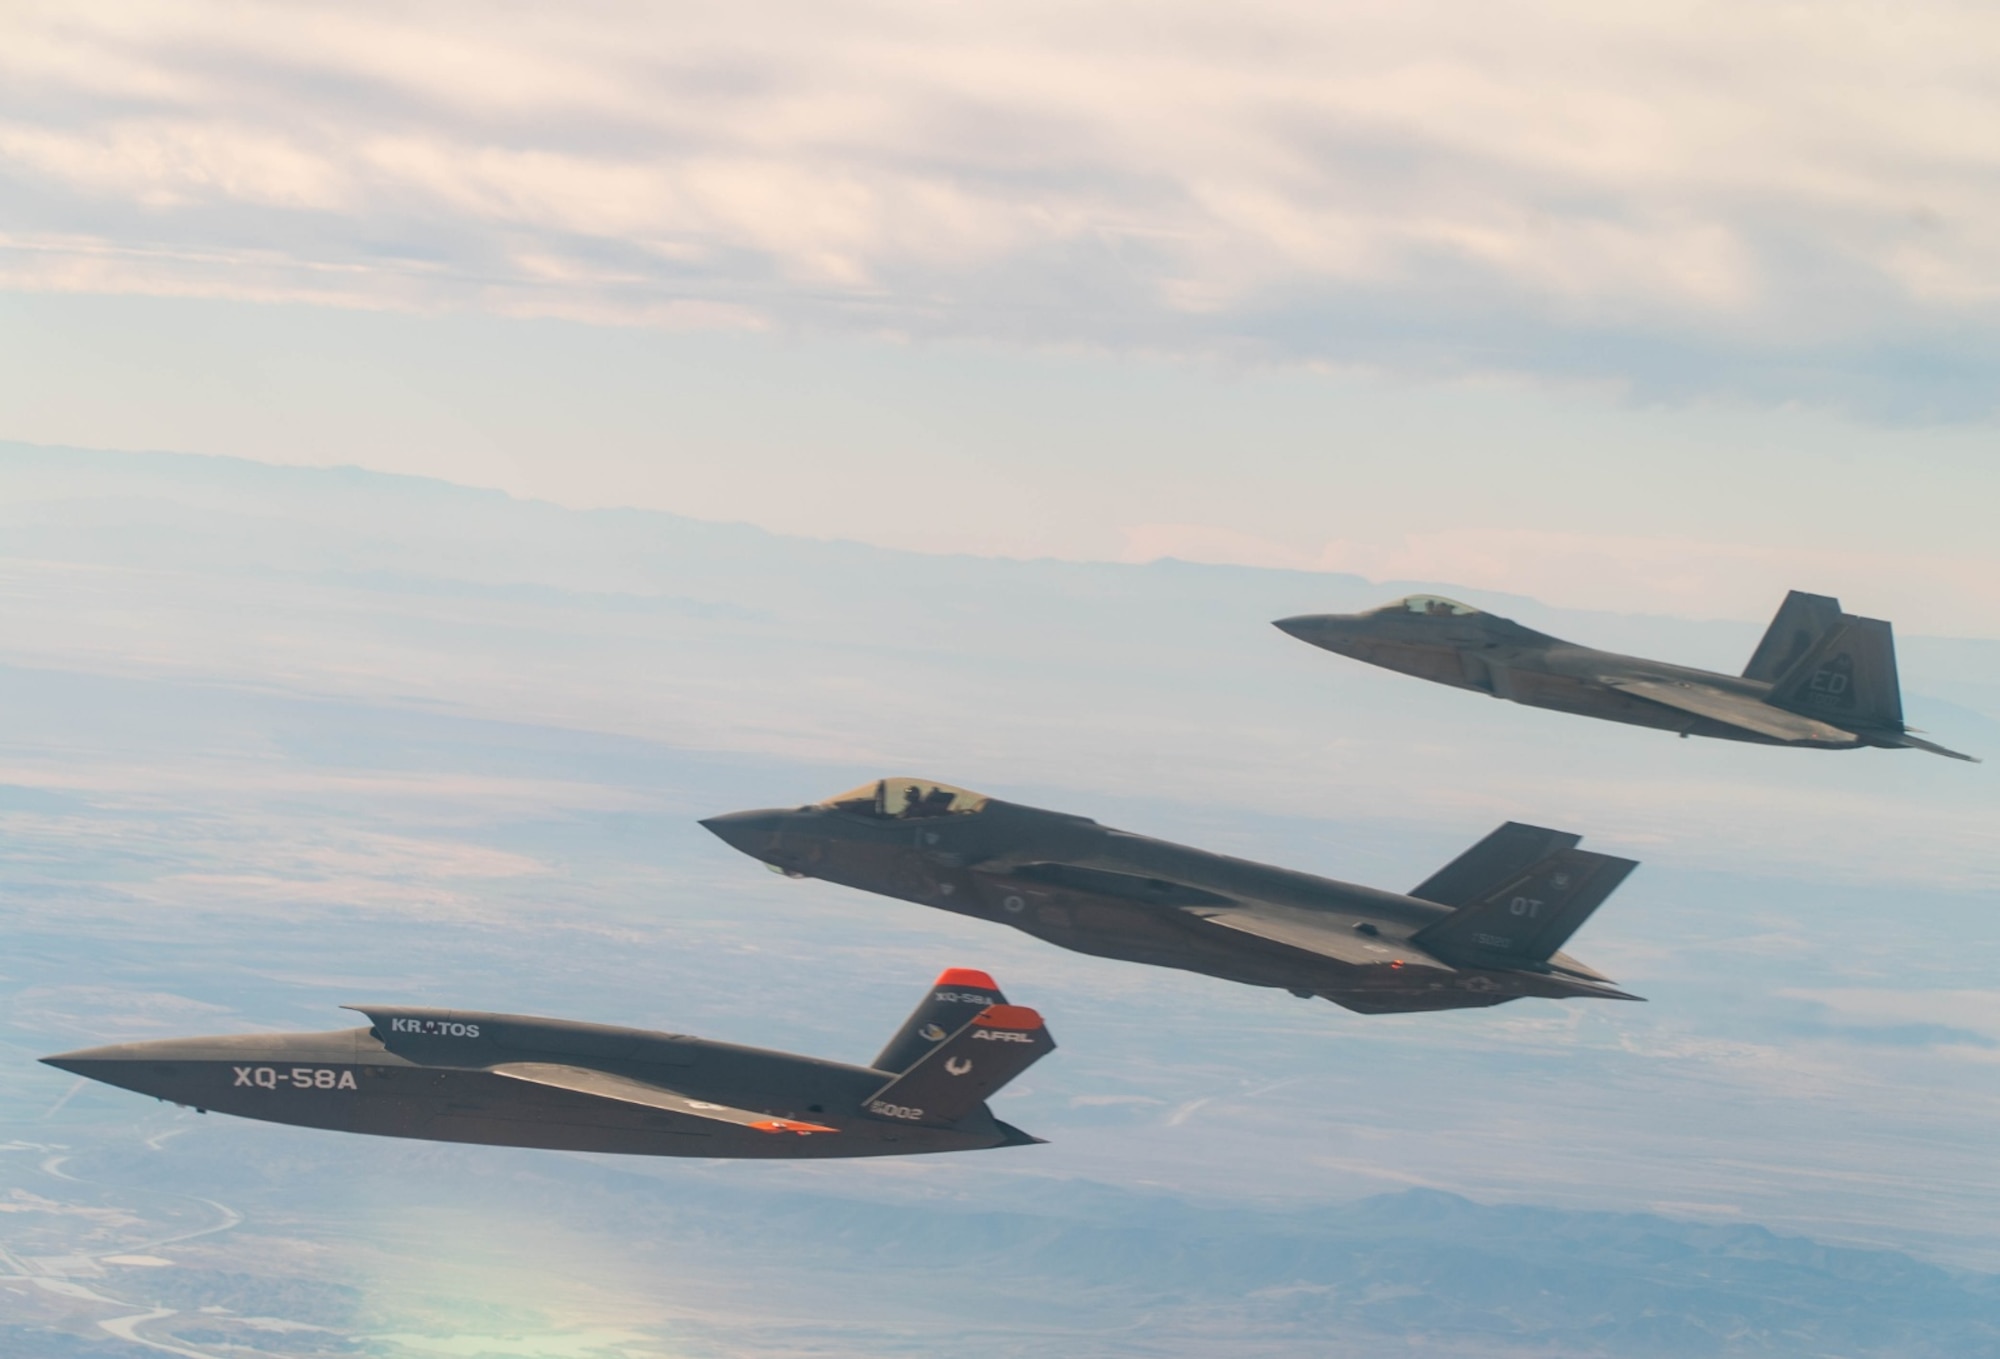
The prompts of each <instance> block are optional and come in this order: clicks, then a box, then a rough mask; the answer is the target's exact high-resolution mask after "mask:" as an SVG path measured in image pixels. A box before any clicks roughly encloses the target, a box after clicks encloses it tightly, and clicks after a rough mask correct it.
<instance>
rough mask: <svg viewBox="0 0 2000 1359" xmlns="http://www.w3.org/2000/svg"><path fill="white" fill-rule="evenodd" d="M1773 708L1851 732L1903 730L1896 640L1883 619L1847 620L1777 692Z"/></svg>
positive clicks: (1773, 688)
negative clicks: (1897, 677)
mask: <svg viewBox="0 0 2000 1359" xmlns="http://www.w3.org/2000/svg"><path fill="white" fill-rule="evenodd" d="M1770 702H1771V704H1772V706H1773V707H1778V708H1784V709H1785V710H1787V711H1788V712H1795V713H1803V714H1804V715H1806V716H1807V717H1817V718H1818V719H1820V720H1821V721H1822V722H1830V723H1832V724H1833V725H1834V726H1836V727H1845V728H1846V729H1847V730H1849V731H1856V730H1862V729H1873V730H1876V731H1885V730H1886V731H1892V732H1900V731H1901V730H1902V729H1903V694H1902V690H1901V688H1900V687H1899V685H1898V684H1897V680H1896V640H1895V637H1894V636H1893V634H1892V633H1891V632H1890V629H1889V625H1888V623H1886V622H1884V621H1883V620H1882V619H1880V618H1857V617H1856V616H1855V615H1853V614H1851V613H1849V614H1842V615H1841V616H1840V621H1839V622H1838V623H1836V624H1835V625H1834V626H1833V627H1832V628H1829V629H1828V630H1827V631H1826V632H1825V633H1823V634H1822V635H1821V636H1820V638H1819V640H1818V641H1817V642H1816V643H1814V644H1813V646H1812V648H1811V649H1810V650H1808V651H1807V652H1806V654H1805V655H1803V656H1801V657H1800V658H1799V659H1798V660H1797V661H1796V662H1795V663H1794V664H1793V665H1792V667H1791V668H1790V669H1789V670H1787V671H1785V672H1784V674H1782V675H1781V676H1779V677H1778V679H1777V681H1776V682H1775V683H1774V684H1772V686H1771V698H1770Z"/></svg>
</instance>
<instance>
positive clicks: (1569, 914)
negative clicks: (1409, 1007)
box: [1411, 849, 1639, 965]
mask: <svg viewBox="0 0 2000 1359" xmlns="http://www.w3.org/2000/svg"><path fill="white" fill-rule="evenodd" d="M1638 866H1639V865H1638V864H1637V863H1636V862H1635V861H1633V860H1631V859H1615V858H1613V857H1612V856H1610V855H1609V854H1593V853H1591V852H1590V851H1589V850H1586V849H1560V850H1557V851H1556V852H1555V853H1554V854H1551V855H1549V856H1548V857H1547V858H1545V859H1543V860H1541V861H1540V862H1538V863H1535V864H1532V865H1530V866H1529V867H1528V868H1527V870H1526V871H1525V872H1522V873H1520V874H1518V875H1517V876H1516V877H1514V878H1513V880H1512V881H1510V882H1507V883H1505V884H1502V885H1501V886H1500V887H1499V889H1498V890H1496V891H1493V892H1490V893H1488V894H1487V895H1485V896H1484V897H1482V898H1480V899H1479V900H1477V901H1474V902H1471V903H1469V904H1467V905H1464V906H1461V907H1459V908H1458V909H1457V910H1456V911H1453V912H1452V913H1451V914H1450V915H1448V916H1446V917H1445V918H1444V919H1443V920H1440V921H1438V922H1437V923H1436V924H1433V925H1427V926H1425V927H1424V928H1423V929H1421V930H1418V931H1417V932H1416V934H1414V935H1412V936H1411V940H1412V942H1414V943H1417V944H1419V945H1421V946H1422V947H1423V948H1425V949H1426V950H1428V951H1429V952H1431V953H1434V954H1436V955H1437V956H1438V957H1440V958H1442V959H1444V960H1445V961H1446V962H1451V961H1453V960H1454V959H1475V960H1481V961H1488V962H1500V963H1513V964H1516V965H1519V964H1521V963H1545V962H1547V961H1548V960H1549V958H1550V957H1552V956H1553V955H1554V953H1555V951H1556V950H1557V949H1559V948H1561V947H1562V946H1563V944H1564V942H1565V941H1567V940H1568V938H1569V937H1570V936H1571V935H1572V934H1575V933H1576V931H1577V927H1578V926H1580V925H1582V924H1583V922H1584V921H1585V920H1587V919H1589V918H1590V913H1591V912H1592V911H1594V910H1596V909H1597V908H1598V907H1599V906H1601V905H1603V904H1604V899H1605V898H1606V897H1608V896H1610V895H1611V894H1612V893H1613V892H1614V891H1616V890H1617V889H1618V884H1619V883H1621V882H1623V881H1625V875H1626V874H1628V873H1630V872H1631V871H1632V870H1633V869H1635V868H1637V867H1638Z"/></svg>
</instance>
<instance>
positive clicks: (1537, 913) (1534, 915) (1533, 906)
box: [1507, 897, 1542, 920]
mask: <svg viewBox="0 0 2000 1359" xmlns="http://www.w3.org/2000/svg"><path fill="white" fill-rule="evenodd" d="M1507 914H1508V915H1524V916H1526V917H1527V918H1528V919H1530V920H1539V919H1540V918H1541V914H1542V903H1541V902H1540V901H1539V900H1538V899H1537V898H1535V897H1515V898H1514V899H1513V900H1512V901H1510V902H1508V903H1507Z"/></svg>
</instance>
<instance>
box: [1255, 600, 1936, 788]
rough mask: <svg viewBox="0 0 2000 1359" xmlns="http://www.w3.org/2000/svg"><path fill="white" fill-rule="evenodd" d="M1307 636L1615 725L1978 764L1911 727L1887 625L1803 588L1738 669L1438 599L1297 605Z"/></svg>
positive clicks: (1295, 624) (1409, 671)
mask: <svg viewBox="0 0 2000 1359" xmlns="http://www.w3.org/2000/svg"><path fill="white" fill-rule="evenodd" d="M1275 626H1276V627H1278V628H1281V629H1283V630H1284V631H1285V632H1288V633H1290V634H1291V635H1292V636H1294V637H1296V638H1298V639H1299V640H1300V641H1302V642H1311V643H1312V644H1313V645H1314V646H1316V647H1324V648H1325V649H1326V650H1328V651H1337V652H1339V653H1340V654H1341V655H1343V656H1352V657H1354V659H1356V660H1358V661H1366V662H1368V663H1369V664H1370V665H1379V666H1382V667H1383V668H1384V669H1387V670H1399V671H1401V672H1402V673H1404V674H1406V675H1415V676H1416V677H1417V678H1419V679H1427V680H1432V681H1435V682H1436V683H1438V684H1449V685H1451V686H1452V687H1453V688H1455V689H1473V690H1477V691H1478V692H1480V693H1483V694H1490V695H1492V696H1493V697H1494V698H1504V699H1508V700H1510V701H1512V702H1515V703H1525V704H1527V705H1529V706H1530V707H1535V708H1553V709H1554V710H1555V711H1557V712H1566V713H1581V714H1583V715H1584V716H1586V717H1602V718H1605V719H1608V720H1609V721H1612V722H1629V723H1631V724H1633V725H1635V726H1641V727H1662V728H1665V729H1666V730H1668V731H1677V732H1679V733H1680V734H1681V735H1682V736H1718V737H1722V738H1724V739H1726V740H1731V741H1755V742H1759V743H1762V744H1765V745H1778V746H1817V747H1819V748H1821V749H1829V750H1852V749H1855V748H1857V747H1860V746H1890V747H1894V746H1907V747H1910V748H1911V749H1914V750H1928V751H1930V752H1931V753H1932V754H1934V755H1948V756H1950V757H1951V758H1952V759H1954V760H1971V759H1972V758H1973V757H1972V756H1970V755H1961V754H1959V753H1958V752H1957V751H1955V750H1946V749H1945V748H1944V747H1943V746H1940V745H1934V744H1932V743H1931V742H1929V741H1926V740H1924V739H1923V738H1922V737H1920V736H1918V735H1916V734H1915V733H1914V732H1913V731H1911V730H1910V728H1908V727H1905V726H1904V725H1903V697H1902V692H1901V690H1900V689H1899V688H1898V685H1897V680H1896V643H1895V639H1894V637H1893V636H1892V635H1891V633H1890V629H1889V625H1888V623H1886V622H1884V621H1883V620H1882V619H1880V618H1860V617H1857V616H1856V615H1854V614H1851V613H1842V612H1841V611H1840V601H1839V600H1837V599H1834V598H1832V597H1830V596H1827V595H1809V594H1804V593H1802V592H1801V591H1798V590H1794V591H1792V592H1791V593H1790V594H1789V595H1787V596H1785V602H1784V604H1783V606H1781V607H1780V608H1779V610H1778V613H1777V616H1776V617H1775V618H1773V619H1772V620H1771V626H1770V627H1769V628H1768V629H1766V631H1765V633H1764V640H1763V641H1762V642H1760V643H1759V644H1758V646H1757V650H1756V652H1755V654H1753V655H1752V656H1751V657H1750V664H1749V665H1747V666H1745V667H1744V669H1743V673H1742V674H1741V675H1718V674H1715V673H1713V672H1711V671H1707V670H1692V669H1689V668H1687V667H1686V666H1679V665H1669V664H1667V663H1666V662H1665V661H1648V660H1641V659H1640V658H1638V657H1636V656H1620V655H1617V654H1615V653H1613V652H1609V651H1597V650H1593V649H1592V648H1590V647H1587V646H1577V645H1576V644H1575V643H1573V642H1565V641H1563V640H1562V639H1561V638H1559V637H1551V636H1549V635H1548V634H1546V633H1541V632H1536V631H1535V630H1534V629H1533V628H1528V627H1523V626H1522V625H1521V624H1519V623H1516V622H1515V621H1513V620H1512V619H1511V618H1501V617H1498V616H1497V615H1494V614H1490V613H1482V612H1481V611H1480V610H1478V609H1475V608H1473V607H1472V606H1471V605H1468V604H1460V603H1459V602H1458V601H1456V600H1452V599H1443V598H1440V597H1439V596H1437V595H1411V596H1409V597H1408V598H1407V599H1399V600H1397V601H1396V602H1395V603H1393V604H1385V605H1383V606H1382V607H1381V608H1379V609H1371V610H1370V611H1368V612H1367V613H1352V614H1337V613H1324V614H1301V615H1300V616H1298V617H1296V618H1280V619H1278V620H1277V622H1276V624H1275Z"/></svg>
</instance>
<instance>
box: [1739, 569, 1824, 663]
mask: <svg viewBox="0 0 2000 1359" xmlns="http://www.w3.org/2000/svg"><path fill="white" fill-rule="evenodd" d="M1839 621H1840V601H1839V600H1837V599H1835V598H1834V597H1833V596H1832V595H1809V594H1807V593H1806V592H1805V591H1803V590H1794V591H1792V592H1791V593H1790V594H1788V595H1786V596H1785V602H1784V603H1783V604H1780V605H1779V606H1778V612H1777V614H1776V615H1775V616H1774V617H1773V618H1772V619H1771V626H1770V627H1768V628H1766V629H1764V640H1763V641H1761V642H1759V643H1757V649H1756V650H1755V651H1753V652H1752V653H1750V664H1748V665H1746V666H1744V667H1743V678H1744V679H1753V680H1763V681H1765V682H1766V683H1770V682H1773V681H1775V680H1776V679H1777V678H1778V676H1780V675H1782V674H1784V673H1785V672H1786V671H1787V670H1790V669H1791V668H1792V667H1793V666H1795V665H1797V664H1798V663H1799V659H1800V658H1801V657H1802V656H1804V655H1805V654H1806V652H1808V651H1810V650H1812V645H1813V643H1814V642H1817V641H1818V640H1819V639H1820V638H1821V637H1824V636H1825V635H1826V632H1827V629H1828V628H1831V627H1832V626H1834V624H1836V623H1838V622H1839Z"/></svg>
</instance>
